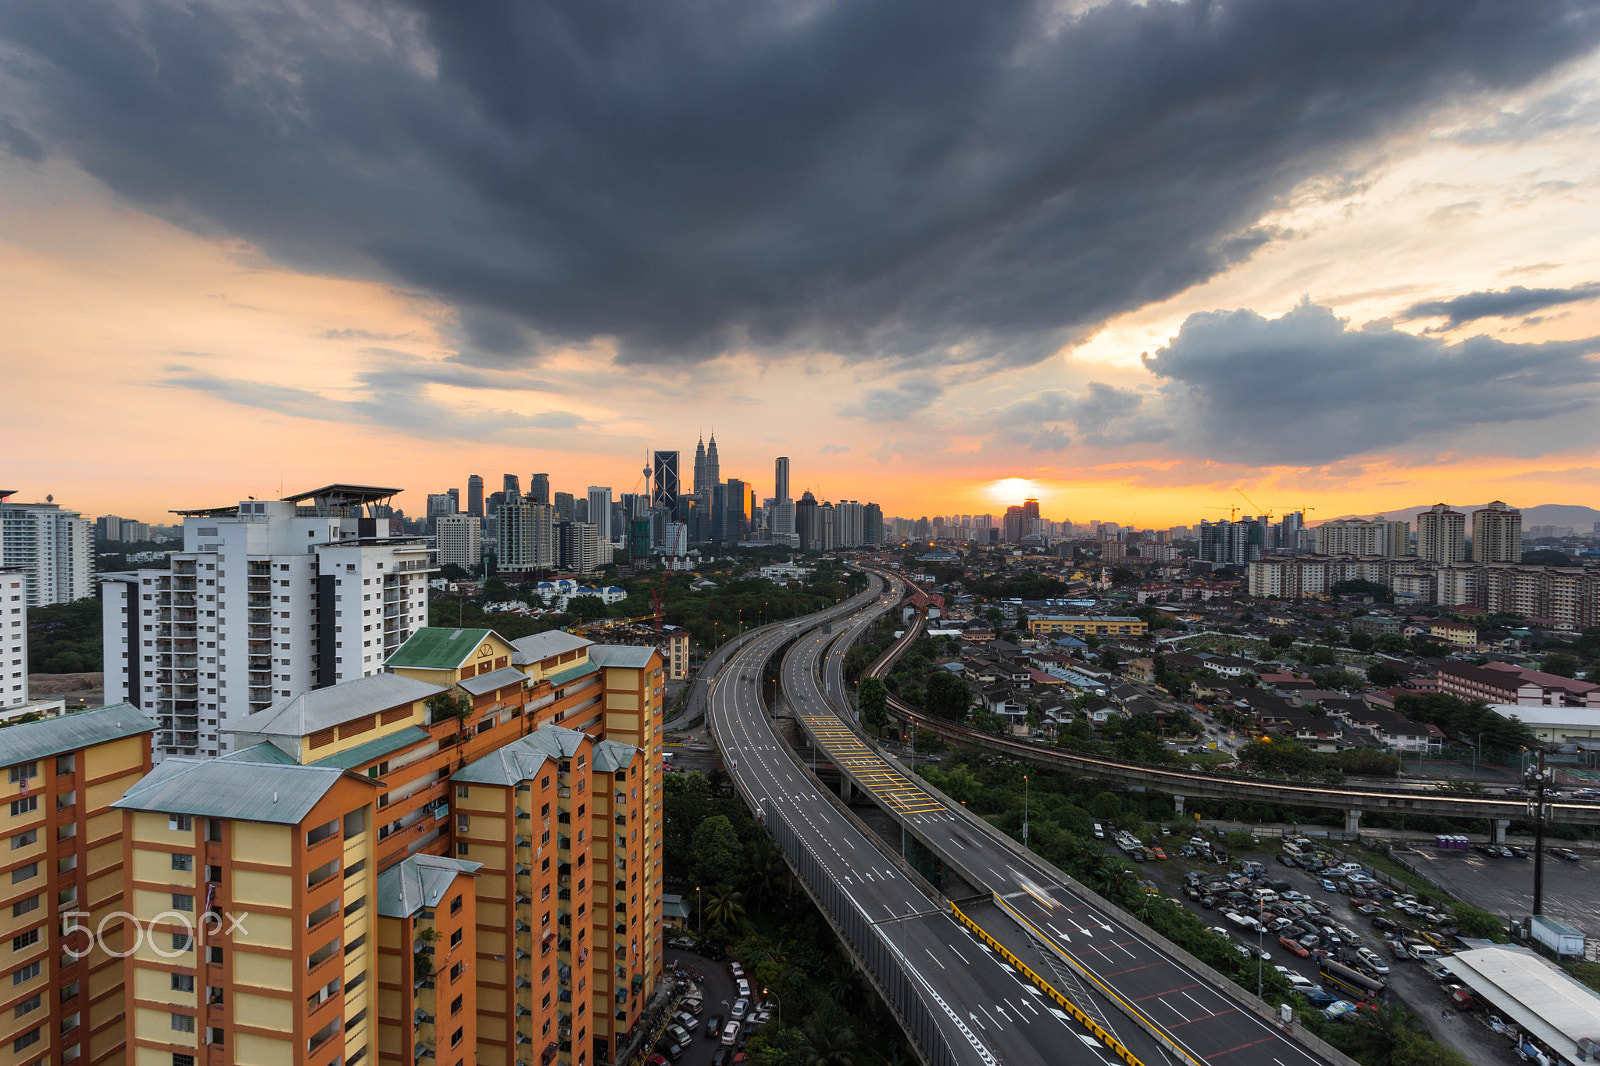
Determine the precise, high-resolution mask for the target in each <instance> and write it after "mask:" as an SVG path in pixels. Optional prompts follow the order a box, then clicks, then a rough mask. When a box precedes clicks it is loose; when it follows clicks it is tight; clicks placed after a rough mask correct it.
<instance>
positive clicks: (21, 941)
mask: <svg viewBox="0 0 1600 1066" xmlns="http://www.w3.org/2000/svg"><path fill="white" fill-rule="evenodd" d="M38 942H39V930H37V929H29V930H28V931H27V932H26V933H19V934H17V935H16V936H14V937H12V938H11V950H12V951H21V950H22V949H23V948H27V947H32V946H33V945H34V944H37V943H38Z"/></svg>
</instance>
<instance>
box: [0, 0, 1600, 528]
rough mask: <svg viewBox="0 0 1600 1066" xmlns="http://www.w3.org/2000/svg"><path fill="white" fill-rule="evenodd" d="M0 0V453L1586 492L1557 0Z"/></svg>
mask: <svg viewBox="0 0 1600 1066" xmlns="http://www.w3.org/2000/svg"><path fill="white" fill-rule="evenodd" d="M95 11H96V14H95V15H94V16H93V17H86V13H85V12H86V9H85V7H84V6H83V5H78V4H71V3H62V2H60V0H9V2H8V3H6V4H4V5H0V306H3V307H4V312H5V313H4V323H5V334H4V344H3V347H0V367H3V374H4V377H3V380H4V382H5V384H6V387H5V389H4V391H3V395H4V397H5V401H6V402H5V407H4V415H3V424H4V426H5V432H4V438H3V439H4V441H5V450H4V456H5V460H6V461H5V464H4V470H3V473H0V488H10V489H16V490H18V492H19V498H24V499H42V498H43V497H44V496H45V495H46V494H47V493H53V494H54V496H55V499H56V500H57V501H58V502H60V503H63V504H65V505H67V506H70V507H73V508H76V509H79V510H81V511H83V512H84V513H85V514H89V515H98V514H105V513H116V514H121V515H124V516H129V517H137V518H142V519H145V520H149V521H164V520H167V517H166V515H165V512H166V511H167V510H168V509H169V508H177V507H193V506H201V505H214V504H221V503H227V502H230V501H233V500H237V499H241V498H243V497H244V496H246V495H253V496H257V497H262V496H269V495H274V494H276V493H277V492H278V490H279V488H280V486H281V488H282V489H283V490H284V491H286V492H293V491H296V490H301V489H306V488H311V487H313V486H316V485H320V484H324V483H327V482H330V481H353V482H360V483H367V484H383V485H395V486H403V487H404V488H406V489H408V490H409V491H408V492H407V493H406V495H405V496H403V497H402V498H401V499H400V500H399V501H398V502H399V503H400V504H401V506H403V507H405V508H406V509H407V510H408V511H410V512H418V511H421V510H422V509H423V500H422V495H423V494H424V493H426V492H430V491H443V490H444V489H446V488H449V487H452V486H454V487H459V488H461V489H462V490H463V492H464V491H465V485H466V477H467V475H468V474H469V473H474V472H476V473H480V474H482V475H484V478H485V481H486V482H487V483H488V485H489V489H490V490H491V491H492V490H493V489H494V488H495V487H497V485H498V482H499V478H500V474H501V473H503V472H514V473H517V474H519V475H520V476H521V478H522V480H523V484H524V486H526V484H527V480H528V476H529V474H530V473H532V472H533V471H536V470H537V471H548V472H549V473H550V474H551V475H552V482H553V485H554V487H555V488H556V489H558V490H566V491H572V492H580V493H581V492H582V491H583V489H584V487H585V486H587V485H590V484H604V485H610V486H612V487H613V488H614V490H615V491H616V492H618V493H622V492H628V491H632V490H633V489H634V488H635V486H636V483H637V481H638V478H639V471H640V469H641V467H642V466H643V465H644V457H645V453H646V451H647V450H648V449H651V448H678V449H679V450H681V451H682V452H683V453H684V466H685V472H686V473H687V468H688V466H689V464H690V459H691V457H692V453H693V450H694V444H695V439H696V436H697V435H698V434H699V433H701V432H705V433H708V434H709V433H710V432H711V431H712V430H715V432H716V436H717V440H718V443H719V446H720V449H721V454H722V471H723V476H724V477H733V476H736V477H742V478H745V479H747V480H750V481H752V482H753V483H754V486H755V488H756V490H757V492H758V494H760V495H766V494H769V493H770V492H771V491H772V458H773V457H774V456H777V455H788V456H790V457H791V460H792V465H793V475H792V479H793V485H794V488H795V491H796V492H798V491H799V490H801V489H803V488H807V487H809V488H811V489H812V490H813V491H815V492H816V493H817V494H818V495H819V497H823V498H829V499H841V498H853V499H860V500H876V501H878V502H879V503H881V504H882V505H883V508H884V511H885V513H887V514H899V515H905V516H911V517H915V516H917V515H922V514H935V513H951V512H969V513H970V512H985V511H987V512H994V513H998V512H1000V511H1003V510H1004V507H1005V505H1006V504H1008V503H1012V502H1017V501H1016V500H1015V498H1014V496H1013V493H1014V491H1015V490H1016V489H1017V488H1019V487H1023V486H1021V485H1020V483H1017V482H1010V483H1008V484H1006V485H1003V486H1000V487H999V488H997V484H998V483H1000V482H1002V481H1007V479H1026V480H1027V481H1029V482H1030V483H1031V487H1032V488H1033V489H1034V490H1035V492H1036V494H1037V495H1039V497H1040V498H1041V501H1042V504H1043V509H1044V513H1045V515H1046V517H1049V518H1053V519H1057V520H1060V519H1066V518H1070V519H1072V520H1074V521H1080V522H1083V521H1088V520H1090V519H1102V520H1109V521H1118V522H1122V523H1131V524H1135V525H1143V526H1167V525H1173V524H1190V523H1194V522H1197V521H1198V520H1199V519H1201V518H1203V517H1215V516H1217V515H1218V514H1220V513H1221V512H1219V511H1215V510H1209V511H1208V510H1205V508H1207V507H1210V506H1215V505H1223V506H1226V505H1230V504H1236V503H1237V504H1239V505H1240V506H1241V507H1244V506H1246V505H1245V504H1244V502H1243V500H1242V499H1241V498H1240V495H1239V492H1238V491H1237V490H1238V489H1242V490H1243V492H1244V493H1247V494H1248V495H1249V496H1250V497H1251V498H1252V499H1254V500H1255V501H1256V502H1257V503H1259V504H1260V505H1261V506H1262V507H1264V508H1270V509H1272V510H1273V511H1274V512H1282V511H1286V510H1290V509H1293V508H1297V507H1299V506H1302V505H1307V506H1312V507H1315V508H1316V511H1315V512H1314V513H1313V515H1312V516H1311V517H1312V518H1313V519H1321V518H1325V517H1333V516H1335V515H1337V514H1341V513H1360V512H1367V513H1370V512H1375V511H1379V510H1385V509H1391V508H1398V507H1403V506H1407V505H1414V504H1425V503H1431V502H1433V501H1435V500H1447V501H1454V502H1459V503H1462V504H1476V503H1482V502H1484V501H1487V500H1489V499H1492V498H1500V499H1505V500H1508V501H1510V502H1511V503H1513V504H1515V505H1519V506H1531V505H1534V504H1540V503H1572V504H1587V505H1590V506H1600V489H1597V487H1596V486H1597V475H1600V458H1597V455H1596V449H1597V447H1600V419H1597V417H1596V414H1597V412H1596V401H1597V399H1600V358H1597V354H1600V150H1597V149H1600V142H1597V134H1600V52H1597V46H1600V7H1597V6H1596V5H1594V4H1592V3H1580V2H1576V0H1573V2H1563V0H1547V2H1540V3H1504V2H1474V0H1438V2H1414V3H1408V2H1404V0H1340V2H1327V3H1314V2H1307V0H1229V2H1217V3H1198V2H1197V3H1182V4H1169V3H1161V2H1152V3H1144V4H1125V3H1105V4H1095V3H1060V4H1041V3H1027V2H1021V0H986V2H984V3H981V4H971V3H950V4H946V3H940V2H930V0H876V2H872V3H866V2H862V0H854V2H829V0H803V2H793V3H779V2H771V3H750V2H748V0H702V2H692V0H685V2H682V3H667V4H638V3H612V2H605V0H597V2H589V3H582V4H579V3H562V4H551V3H538V2H532V0H527V2H517V3H511V2H506V3H488V2H485V3H459V2H453V3H438V4H428V3H398V2H397V3H383V4H373V3H339V2H299V3H268V2H260V3H257V2H249V3H212V4H204V3H161V2H137V0H126V2H118V3H106V4H103V5H96V7H95Z"/></svg>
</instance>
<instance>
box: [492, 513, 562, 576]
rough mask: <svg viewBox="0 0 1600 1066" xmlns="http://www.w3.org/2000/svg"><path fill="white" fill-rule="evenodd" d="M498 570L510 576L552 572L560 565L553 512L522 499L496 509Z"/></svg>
mask: <svg viewBox="0 0 1600 1066" xmlns="http://www.w3.org/2000/svg"><path fill="white" fill-rule="evenodd" d="M498 549H499V554H498V556H497V559H498V566H499V569H501V570H505V571H508V572H513V573H529V572H532V571H539V570H554V569H555V568H556V567H557V565H559V562H560V556H561V551H560V549H561V542H560V541H559V540H558V539H557V536H556V510H555V508H554V507H552V506H550V505H549V504H544V503H533V502H532V501H530V500H527V499H524V498H521V497H519V498H517V499H515V500H510V501H507V502H506V503H504V504H502V505H501V506H500V536H499V541H498Z"/></svg>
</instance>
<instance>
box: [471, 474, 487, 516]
mask: <svg viewBox="0 0 1600 1066" xmlns="http://www.w3.org/2000/svg"><path fill="white" fill-rule="evenodd" d="M467 513H468V514H469V515H472V516H473V517H475V518H482V517H483V478H482V477H480V476H479V475H477V474H471V475H469V476H468V477H467Z"/></svg>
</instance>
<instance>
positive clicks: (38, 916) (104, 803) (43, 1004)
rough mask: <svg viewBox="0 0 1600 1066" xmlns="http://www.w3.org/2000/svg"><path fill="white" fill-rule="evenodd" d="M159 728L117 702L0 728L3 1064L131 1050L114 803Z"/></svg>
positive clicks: (96, 1057) (144, 768)
mask: <svg viewBox="0 0 1600 1066" xmlns="http://www.w3.org/2000/svg"><path fill="white" fill-rule="evenodd" d="M155 729H156V723H155V722H153V721H151V720H150V719H148V718H146V717H144V716H143V715H142V714H140V713H139V710H138V708H136V707H132V706H130V705H128V704H126V703H119V704H114V705H112V706H109V707H101V708H98V709H97V710H93V711H85V712H83V713H81V714H73V715H67V716H64V717H60V718H51V719H46V720H44V721H39V722H31V723H26V724H22V725H14V726H11V727H9V728H7V729H4V730H0V764H4V766H5V768H6V776H5V781H4V784H3V785H0V787H3V788H4V790H5V791H4V793H3V794H0V812H4V813H5V824H4V828H3V830H0V834H3V836H4V837H5V839H6V840H7V841H9V846H8V847H5V848H3V849H0V855H3V856H4V863H5V866H4V870H3V871H0V884H3V885H5V886H6V889H5V895H4V897H0V921H3V922H4V930H3V937H4V939H3V941H0V952H5V953H6V957H5V962H4V964H3V969H4V972H5V973H7V974H9V976H10V980H9V981H0V995H4V997H5V998H4V1000H3V1001H0V1063H5V1064H6V1066H12V1064H15V1066H33V1064H35V1063H45V1062H51V1063H83V1064H86V1066H87V1064H100V1063H122V1062H125V1061H127V1058H126V1054H125V1049H124V1043H123V1023H122V1017H123V1013H124V1011H125V1009H126V1004H125V1001H124V998H123V983H122V960H121V959H120V958H118V957H117V956H118V953H119V952H120V951H121V950H122V946H123V929H122V919H121V917H120V916H119V915H118V913H117V912H119V911H121V910H122V909H123V848H122V843H121V836H122V816H121V815H120V814H118V813H117V812H116V811H114V810H112V809H111V804H112V802H113V801H115V800H116V799H117V798H118V797H120V796H121V795H122V794H123V792H124V791H125V790H126V789H127V788H129V787H130V786H132V785H133V784H134V783H135V782H137V781H138V780H139V779H140V778H142V777H143V776H144V775H145V774H147V773H148V772H149V771H150V735H151V733H153V732H154V731H155ZM84 930H89V931H90V932H89V933H86V932H84ZM96 930H98V931H99V935H91V934H92V932H93V931H96ZM7 945H9V946H7Z"/></svg>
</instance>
